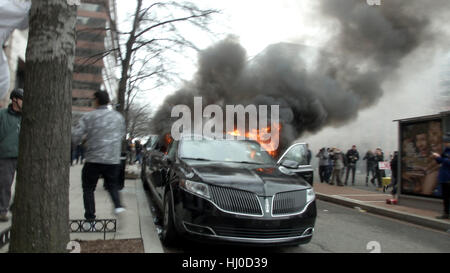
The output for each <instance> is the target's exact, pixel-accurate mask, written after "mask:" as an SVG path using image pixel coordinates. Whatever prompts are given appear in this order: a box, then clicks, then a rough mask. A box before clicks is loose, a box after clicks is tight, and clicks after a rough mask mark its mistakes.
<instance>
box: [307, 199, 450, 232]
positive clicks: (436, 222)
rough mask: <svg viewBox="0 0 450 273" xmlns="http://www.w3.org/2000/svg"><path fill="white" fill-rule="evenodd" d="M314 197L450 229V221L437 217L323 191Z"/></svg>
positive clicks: (438, 228) (421, 224) (428, 225)
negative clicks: (378, 205)
mask: <svg viewBox="0 0 450 273" xmlns="http://www.w3.org/2000/svg"><path fill="white" fill-rule="evenodd" d="M316 197H317V199H318V200H322V201H327V202H331V203H335V204H339V205H342V206H346V207H350V208H354V207H355V206H357V207H359V208H361V209H363V210H366V211H367V212H370V213H374V214H378V215H382V216H386V217H390V218H394V219H397V220H401V221H405V222H409V223H412V224H416V225H420V226H424V227H428V228H433V229H437V230H440V231H444V232H449V231H450V222H447V221H444V220H438V219H432V218H428V217H423V216H419V215H415V214H411V213H407V212H399V211H396V210H391V209H386V208H380V207H376V206H372V205H368V204H365V203H362V202H359V201H357V200H353V199H349V198H345V197H340V196H331V195H327V194H323V193H318V192H316Z"/></svg>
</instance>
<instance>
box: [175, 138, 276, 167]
mask: <svg viewBox="0 0 450 273" xmlns="http://www.w3.org/2000/svg"><path fill="white" fill-rule="evenodd" d="M180 155H181V158H185V159H195V160H207V161H224V162H240V163H250V164H252V163H253V164H274V159H273V158H272V157H271V156H270V155H269V154H268V153H267V151H266V150H264V148H262V147H261V145H259V143H257V142H255V141H246V140H209V139H201V140H194V139H184V140H183V141H182V143H181V146H180Z"/></svg>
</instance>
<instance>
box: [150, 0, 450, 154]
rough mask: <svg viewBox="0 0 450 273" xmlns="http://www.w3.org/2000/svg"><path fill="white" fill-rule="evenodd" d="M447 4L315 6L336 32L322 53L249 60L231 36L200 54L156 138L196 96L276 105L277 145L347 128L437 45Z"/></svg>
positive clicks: (296, 51) (268, 54)
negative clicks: (413, 58) (417, 56)
mask: <svg viewBox="0 0 450 273" xmlns="http://www.w3.org/2000/svg"><path fill="white" fill-rule="evenodd" d="M449 3H450V2H449V1H447V0H442V1H440V0H437V1H420V0H416V1H400V0H391V1H382V5H381V6H376V7H373V6H369V5H367V4H366V1H361V0H345V1H343V0H342V1H336V0H324V1H320V4H318V5H319V6H318V10H319V11H320V13H319V17H320V18H321V19H322V20H332V21H333V22H334V24H335V26H336V28H337V29H338V31H337V33H336V35H335V36H333V37H331V39H330V41H329V42H328V44H327V45H326V47H325V48H323V49H320V50H319V49H316V48H311V47H307V46H302V45H297V44H289V43H279V44H274V45H271V46H269V47H267V48H266V49H265V50H264V51H263V52H262V53H260V54H259V55H258V56H256V57H255V58H253V59H252V60H248V57H247V54H246V51H245V49H244V48H243V47H242V46H241V45H240V44H239V41H238V39H237V38H235V37H232V36H230V37H228V38H226V39H225V40H222V41H220V42H218V43H217V44H215V45H213V46H211V47H210V48H207V49H206V50H204V51H202V52H200V53H199V59H198V71H197V73H196V75H195V77H194V79H193V80H192V81H191V82H189V83H186V84H185V86H184V87H183V88H182V89H180V90H178V91H177V92H176V93H174V94H173V95H171V96H169V97H167V98H166V100H165V102H164V104H163V105H162V106H161V108H160V109H159V110H158V112H157V113H156V115H155V117H154V119H153V128H154V129H155V133H157V134H165V133H167V132H170V128H171V124H172V123H173V122H174V121H175V120H176V119H175V120H174V119H171V118H170V114H171V109H172V106H175V105H179V104H184V105H188V106H190V107H192V106H193V98H194V96H201V97H203V103H204V106H205V105H208V104H218V105H222V106H225V105H227V104H234V105H236V104H243V105H248V104H255V105H279V106H280V120H281V123H282V131H281V146H282V147H281V148H283V146H286V145H288V144H289V143H290V142H291V141H293V140H294V139H296V138H298V137H300V136H301V135H302V134H303V133H304V132H306V131H308V132H312V133H314V132H318V131H319V130H321V129H322V128H324V127H325V126H329V125H333V126H339V125H343V124H346V123H348V122H349V121H352V120H354V119H356V117H357V115H358V112H359V110H361V109H365V108H367V107H370V106H372V105H374V104H376V103H377V101H378V100H379V99H380V97H381V96H383V93H385V92H384V91H383V88H382V84H383V82H384V81H385V80H386V79H387V78H389V77H394V76H395V72H396V70H397V69H398V67H399V65H400V63H401V61H402V60H403V59H404V58H405V57H406V56H408V55H409V54H411V53H412V52H413V51H414V50H416V49H417V48H419V47H421V46H429V47H431V45H433V47H435V46H436V45H439V44H441V41H440V40H443V37H439V35H437V33H436V25H438V23H439V22H443V21H441V20H445V18H446V16H447V15H448V11H449ZM287 27H293V26H287ZM299 27H301V26H299ZM445 38H446V37H445ZM191 109H192V108H191Z"/></svg>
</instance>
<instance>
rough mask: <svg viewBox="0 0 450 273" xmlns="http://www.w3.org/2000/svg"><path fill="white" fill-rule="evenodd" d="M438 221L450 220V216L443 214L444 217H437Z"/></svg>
mask: <svg viewBox="0 0 450 273" xmlns="http://www.w3.org/2000/svg"><path fill="white" fill-rule="evenodd" d="M436 219H450V215H449V214H442V215H439V216H436Z"/></svg>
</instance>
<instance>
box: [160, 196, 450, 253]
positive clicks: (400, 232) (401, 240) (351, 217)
mask: <svg viewBox="0 0 450 273" xmlns="http://www.w3.org/2000/svg"><path fill="white" fill-rule="evenodd" d="M317 205H318V207H317V209H318V217H317V221H316V227H315V234H314V237H313V240H312V241H311V242H310V243H309V244H307V245H303V246H298V247H277V248H242V247H232V246H220V247H210V246H207V245H203V244H196V243H192V242H185V243H183V244H182V245H180V246H179V247H174V248H164V251H165V252H166V253H186V252H187V253H190V252H194V253H195V252H201V253H204V252H205V249H207V250H208V252H210V251H213V252H215V253H223V254H227V253H234V252H236V251H239V252H250V253H255V252H259V253H261V252H265V253H349V252H350V253H369V252H371V251H372V250H373V249H372V248H369V250H368V249H367V247H368V244H369V243H370V242H372V241H373V242H375V243H372V244H374V245H376V244H377V243H379V246H380V251H381V252H383V253H389V252H394V253H450V233H445V232H440V231H435V230H432V229H428V228H424V227H420V226H416V225H413V224H409V223H405V222H401V221H398V220H394V219H391V218H386V217H382V216H377V215H373V214H369V213H366V212H361V211H359V210H356V209H351V208H346V207H343V206H339V205H335V204H332V203H328V202H323V201H320V200H319V201H317Z"/></svg>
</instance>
